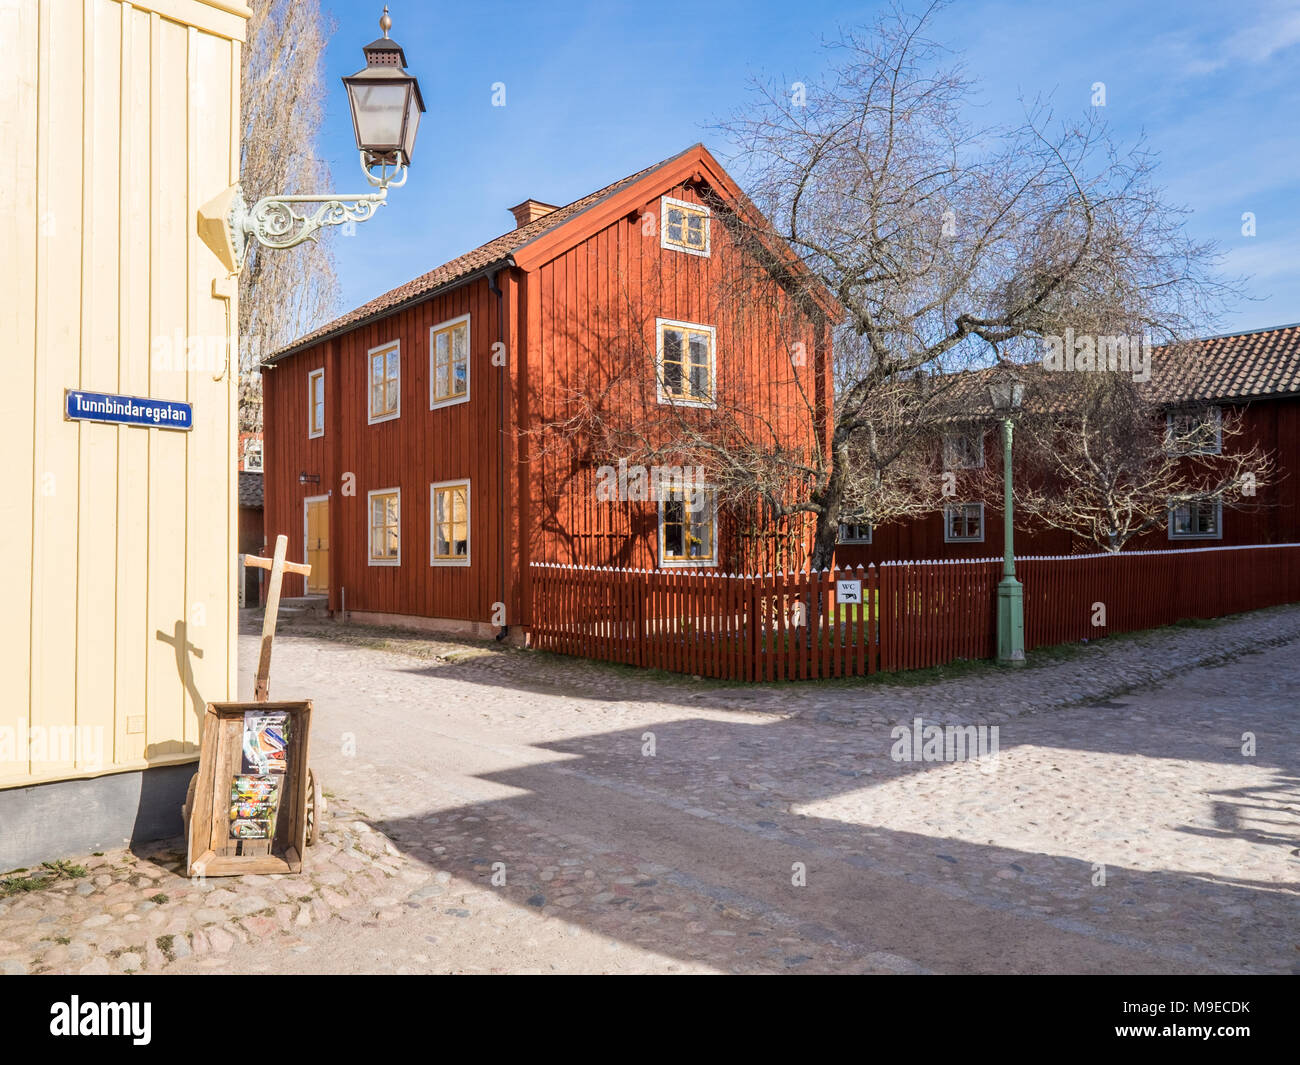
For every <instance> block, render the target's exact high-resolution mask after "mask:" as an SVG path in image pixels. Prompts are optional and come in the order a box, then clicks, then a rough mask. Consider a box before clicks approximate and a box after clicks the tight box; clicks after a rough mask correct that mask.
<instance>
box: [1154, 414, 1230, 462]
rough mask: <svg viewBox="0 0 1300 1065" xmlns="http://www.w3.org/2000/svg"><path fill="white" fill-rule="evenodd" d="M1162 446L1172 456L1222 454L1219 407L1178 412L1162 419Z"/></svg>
mask: <svg viewBox="0 0 1300 1065" xmlns="http://www.w3.org/2000/svg"><path fill="white" fill-rule="evenodd" d="M1165 446H1166V447H1167V448H1168V449H1169V450H1170V451H1171V452H1172V453H1173V454H1175V455H1218V454H1220V453H1221V452H1222V451H1223V411H1222V410H1221V409H1220V408H1219V407H1206V408H1204V409H1202V410H1177V411H1170V412H1169V413H1168V414H1166V415H1165Z"/></svg>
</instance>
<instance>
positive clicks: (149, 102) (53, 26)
mask: <svg viewBox="0 0 1300 1065" xmlns="http://www.w3.org/2000/svg"><path fill="white" fill-rule="evenodd" d="M244 14H245V12H244V9H243V7H242V5H241V4H239V3H234V2H229V0H208V2H201V0H141V2H136V3H126V2H120V0H0V43H3V47H4V62H3V64H0V144H3V145H4V151H3V152H0V193H2V194H3V197H2V199H0V248H2V249H3V254H2V255H0V280H2V281H3V291H4V292H5V294H6V299H5V300H3V301H0V336H3V337H4V339H5V341H6V353H5V358H4V359H3V360H2V361H0V404H3V409H2V411H0V415H2V416H0V453H2V454H4V455H5V457H6V474H7V482H8V483H7V484H6V490H5V491H4V492H0V545H2V546H3V548H4V552H3V554H4V559H5V569H6V572H7V573H8V574H9V580H8V581H6V582H5V593H6V594H5V600H6V601H5V604H4V611H3V620H2V621H0V787H13V786H15V785H21V784H30V783H35V782H41V781H50V780H61V779H67V778H72V777H84V776H93V775H98V774H100V773H104V772H114V771H121V770H126V769H139V768H143V767H145V766H148V765H161V764H166V763H169V762H178V761H190V760H193V759H194V758H195V756H196V753H197V747H196V744H197V741H198V737H199V731H198V725H199V721H200V718H201V715H202V712H203V707H204V703H205V701H207V700H222V699H228V698H231V697H233V694H234V690H235V667H236V661H235V647H236V636H237V631H236V630H237V616H236V613H235V610H234V602H235V552H236V542H237V541H236V516H237V508H236V504H235V499H236V494H235V493H236V484H235V469H236V467H235V442H236V433H235V417H236V407H235V402H236V398H235V397H236V393H235V383H234V381H233V377H232V373H231V372H230V371H229V370H228V369H227V368H226V367H225V366H224V365H223V360H222V359H221V358H220V357H218V358H217V359H216V360H215V361H214V360H213V358H212V354H213V353H216V352H218V351H219V349H220V347H221V339H220V338H223V337H227V336H229V335H230V334H231V333H232V332H233V328H232V327H231V326H230V325H229V324H228V318H227V307H228V306H229V312H230V313H231V314H232V315H233V314H234V313H235V310H236V308H235V306H234V302H233V300H232V301H231V302H230V304H229V305H228V304H227V303H226V302H225V301H224V300H221V299H217V298H214V282H215V283H216V285H217V286H218V288H223V289H224V288H225V286H226V277H225V272H224V270H223V269H222V267H221V265H220V264H219V262H218V261H217V259H216V257H215V256H214V255H213V254H212V253H211V252H210V251H209V250H208V249H207V248H206V247H205V246H204V245H203V244H202V243H201V242H200V240H199V238H198V235H197V232H196V212H197V210H198V208H199V206H200V205H201V204H203V203H204V202H205V201H207V200H208V199H210V198H211V197H212V196H214V195H216V194H217V193H219V192H220V191H221V190H222V189H224V188H226V187H227V186H228V185H229V184H231V183H232V182H233V181H235V180H236V177H237V168H238V153H237V151H236V150H235V146H236V145H237V136H238V130H237V120H238V89H239V87H238V78H239V49H240V47H241V45H240V41H241V39H242V35H243V32H244V18H243V15H244ZM227 290H228V289H227ZM191 337H193V338H197V339H198V345H197V347H198V349H199V350H200V352H201V357H200V358H199V359H198V360H197V361H196V362H195V364H193V365H187V364H186V363H185V362H184V361H181V362H180V363H179V365H177V363H176V362H174V361H169V357H170V356H173V355H176V354H178V352H177V351H176V349H177V348H180V349H182V350H181V351H180V352H179V354H180V355H182V356H185V355H187V354H188V352H189V350H190V343H189V338H191ZM67 388H81V389H89V390H92V391H100V392H121V393H128V394H132V395H141V396H152V397H156V398H164V399H175V400H186V401H188V402H190V403H192V404H193V405H194V429H193V430H192V431H191V432H189V433H182V432H175V431H166V430H158V429H144V428H131V427H118V426H109V425H96V424H91V423H89V422H72V421H67V420H65V418H64V416H63V409H64V390H65V389H67ZM71 726H75V727H76V729H77V732H78V734H80V735H81V737H82V738H83V739H85V740H88V741H89V742H88V743H86V744H85V745H84V746H83V749H81V750H80V751H79V752H76V751H73V752H68V753H71V754H72V755H73V756H72V757H64V756H63V755H64V754H65V752H64V751H63V750H60V749H57V741H60V740H61V739H62V738H63V737H66V736H68V735H70V733H68V732H67V731H66V730H68V729H69V727H71ZM44 730H52V731H48V732H47V731H44ZM61 730H62V731H61ZM24 734H26V737H27V738H29V739H30V741H31V742H30V743H29V744H23V739H24ZM42 738H43V739H44V743H43V744H42V743H41V740H42ZM38 744H39V745H41V746H43V747H44V750H41V749H40V746H38ZM24 747H26V751H25V753H26V755H27V757H23V754H24V750H23V748H24ZM96 748H98V750H96ZM78 755H79V756H78ZM97 755H98V757H96V756H97Z"/></svg>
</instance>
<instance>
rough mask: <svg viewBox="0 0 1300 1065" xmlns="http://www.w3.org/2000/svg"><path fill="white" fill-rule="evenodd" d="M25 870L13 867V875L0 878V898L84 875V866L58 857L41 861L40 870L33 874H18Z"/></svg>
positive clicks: (37, 889)
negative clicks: (56, 859) (54, 859)
mask: <svg viewBox="0 0 1300 1065" xmlns="http://www.w3.org/2000/svg"><path fill="white" fill-rule="evenodd" d="M26 872H27V870H26V869H15V870H14V875H10V876H6V877H4V878H0V899H7V898H10V897H12V896H14V895H25V894H27V893H28V892H30V891H40V890H41V889H42V888H46V887H49V886H50V885H51V884H53V883H55V882H57V881H59V880H76V879H77V878H79V877H83V876H85V875H86V867H85V866H84V865H73V864H72V863H71V862H69V861H67V860H66V859H64V858H60V859H59V860H58V861H54V862H41V868H40V870H39V871H38V872H36V873H35V874H34V875H33V876H22V875H19V874H22V873H26Z"/></svg>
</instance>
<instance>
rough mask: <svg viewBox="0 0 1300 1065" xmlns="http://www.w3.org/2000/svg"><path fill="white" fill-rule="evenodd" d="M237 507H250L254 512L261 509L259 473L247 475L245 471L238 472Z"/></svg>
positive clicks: (260, 478)
mask: <svg viewBox="0 0 1300 1065" xmlns="http://www.w3.org/2000/svg"><path fill="white" fill-rule="evenodd" d="M239 505H240V506H241V507H252V508H253V509H254V510H261V509H262V475H261V474H260V473H249V472H247V471H246V470H240V471H239Z"/></svg>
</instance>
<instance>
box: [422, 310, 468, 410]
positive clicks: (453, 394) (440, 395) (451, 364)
mask: <svg viewBox="0 0 1300 1065" xmlns="http://www.w3.org/2000/svg"><path fill="white" fill-rule="evenodd" d="M461 332H463V333H464V336H465V343H464V347H463V354H462V356H461V357H460V358H457V357H456V334H457V333H461ZM444 336H445V337H446V338H447V349H446V357H445V358H444V357H443V356H442V355H440V354H439V352H438V338H439V337H444ZM429 351H430V352H431V353H432V355H433V382H432V386H431V387H432V389H433V402H434V403H435V404H438V403H446V402H448V401H451V400H458V399H464V398H465V397H466V396H467V395H469V318H468V316H466V317H464V318H460V319H457V320H455V321H453V322H449V323H447V324H446V325H445V326H441V327H437V326H435V327H434V328H433V329H432V330H430V334H429ZM457 365H464V367H465V374H464V376H463V377H461V378H459V379H458V378H457V377H456V372H455V371H456V366H457ZM443 367H446V374H445V377H446V381H447V388H448V391H445V392H444V391H441V390H440V389H439V387H438V385H439V380H440V376H442V375H440V374H439V371H440V370H441V369H442V368H443ZM457 380H460V381H461V382H462V384H463V386H464V387H462V388H461V389H460V391H454V390H452V389H453V386H454V385H455V383H456V381H457Z"/></svg>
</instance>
